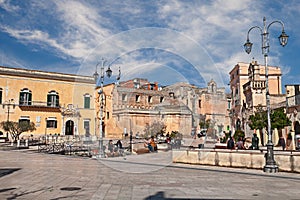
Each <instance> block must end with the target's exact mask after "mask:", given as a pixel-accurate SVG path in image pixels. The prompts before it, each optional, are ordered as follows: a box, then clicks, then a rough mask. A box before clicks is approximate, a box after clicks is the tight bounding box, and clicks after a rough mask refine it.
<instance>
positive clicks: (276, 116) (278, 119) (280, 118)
mask: <svg viewBox="0 0 300 200" xmlns="http://www.w3.org/2000/svg"><path fill="white" fill-rule="evenodd" d="M270 116H271V128H272V129H275V128H277V130H278V134H279V137H281V136H282V129H283V128H284V127H286V126H290V125H291V124H292V122H291V120H290V119H289V118H288V117H287V116H286V114H285V112H284V108H278V109H275V110H273V111H272V112H271V115H270ZM274 142H277V141H274Z"/></svg>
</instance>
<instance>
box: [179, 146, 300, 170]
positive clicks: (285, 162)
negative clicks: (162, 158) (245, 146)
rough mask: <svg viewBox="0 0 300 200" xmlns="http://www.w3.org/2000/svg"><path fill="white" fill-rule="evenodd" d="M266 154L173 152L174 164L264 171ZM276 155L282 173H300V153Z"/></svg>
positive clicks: (283, 152) (260, 152) (212, 151)
mask: <svg viewBox="0 0 300 200" xmlns="http://www.w3.org/2000/svg"><path fill="white" fill-rule="evenodd" d="M265 153H266V152H265V151H260V150H227V149H214V150H211V149H199V150H198V149H197V150H173V162H174V163H186V164H199V165H211V166H221V167H239V168H251V169H263V168H264V165H265ZM274 154H275V155H274V158H275V161H276V163H277V165H278V167H279V170H280V171H287V172H297V173H300V152H295V151H278V152H276V151H275V152H274Z"/></svg>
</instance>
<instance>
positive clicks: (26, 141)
mask: <svg viewBox="0 0 300 200" xmlns="http://www.w3.org/2000/svg"><path fill="white" fill-rule="evenodd" d="M25 147H28V139H26V140H25Z"/></svg>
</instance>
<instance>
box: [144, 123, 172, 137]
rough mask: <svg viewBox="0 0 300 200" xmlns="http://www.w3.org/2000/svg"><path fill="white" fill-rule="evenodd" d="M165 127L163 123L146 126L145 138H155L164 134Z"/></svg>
mask: <svg viewBox="0 0 300 200" xmlns="http://www.w3.org/2000/svg"><path fill="white" fill-rule="evenodd" d="M166 128H167V126H166V125H165V124H164V123H163V122H159V121H155V122H153V123H152V124H151V125H149V124H146V127H145V129H144V133H145V137H150V136H157V135H161V134H164V133H165V132H166Z"/></svg>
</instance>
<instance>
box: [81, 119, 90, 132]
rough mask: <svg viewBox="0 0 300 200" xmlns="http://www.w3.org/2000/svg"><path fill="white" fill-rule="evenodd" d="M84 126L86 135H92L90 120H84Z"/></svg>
mask: <svg viewBox="0 0 300 200" xmlns="http://www.w3.org/2000/svg"><path fill="white" fill-rule="evenodd" d="M83 128H84V130H85V136H90V120H89V119H85V120H83Z"/></svg>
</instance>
